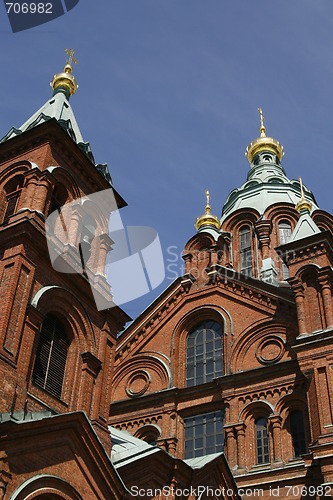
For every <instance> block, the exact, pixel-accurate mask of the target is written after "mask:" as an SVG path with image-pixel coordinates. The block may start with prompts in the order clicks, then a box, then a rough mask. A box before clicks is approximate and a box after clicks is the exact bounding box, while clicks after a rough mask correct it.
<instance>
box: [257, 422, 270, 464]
mask: <svg viewBox="0 0 333 500" xmlns="http://www.w3.org/2000/svg"><path fill="white" fill-rule="evenodd" d="M255 433H256V450H257V464H267V463H268V462H269V452H268V434H267V419H266V418H263V417H260V418H257V420H256V421H255Z"/></svg>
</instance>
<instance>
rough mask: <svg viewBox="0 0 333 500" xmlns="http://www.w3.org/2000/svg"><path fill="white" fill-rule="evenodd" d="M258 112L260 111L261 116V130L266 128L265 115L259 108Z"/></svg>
mask: <svg viewBox="0 0 333 500" xmlns="http://www.w3.org/2000/svg"><path fill="white" fill-rule="evenodd" d="M258 111H259V115H260V128H262V127H264V126H265V125H264V120H265V118H264V115H263V112H262V109H261V108H258Z"/></svg>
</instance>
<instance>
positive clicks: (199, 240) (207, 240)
mask: <svg viewBox="0 0 333 500" xmlns="http://www.w3.org/2000/svg"><path fill="white" fill-rule="evenodd" d="M212 245H216V241H215V239H214V237H213V236H212V235H211V234H210V233H208V232H205V231H201V232H200V233H197V234H195V235H194V236H192V238H191V239H190V240H189V241H188V242H187V243H186V245H185V247H184V254H186V253H191V252H193V251H198V250H203V249H204V248H210V247H211V246H212Z"/></svg>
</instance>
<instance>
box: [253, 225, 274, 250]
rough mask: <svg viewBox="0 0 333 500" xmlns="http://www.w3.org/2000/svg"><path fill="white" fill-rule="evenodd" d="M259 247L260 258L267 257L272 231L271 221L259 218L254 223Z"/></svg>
mask: <svg viewBox="0 0 333 500" xmlns="http://www.w3.org/2000/svg"><path fill="white" fill-rule="evenodd" d="M254 226H255V228H256V231H257V235H258V241H259V245H260V249H261V254H262V258H263V260H264V259H268V257H269V255H270V242H271V240H270V234H271V231H272V221H270V220H267V219H261V220H259V221H257V222H255V224H254Z"/></svg>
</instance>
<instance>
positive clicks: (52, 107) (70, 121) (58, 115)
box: [1, 92, 84, 144]
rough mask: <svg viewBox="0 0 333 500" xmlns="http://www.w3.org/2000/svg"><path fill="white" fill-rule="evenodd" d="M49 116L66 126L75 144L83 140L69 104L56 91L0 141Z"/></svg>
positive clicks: (64, 96)
mask: <svg viewBox="0 0 333 500" xmlns="http://www.w3.org/2000/svg"><path fill="white" fill-rule="evenodd" d="M51 118H55V119H56V120H57V121H58V122H59V123H60V125H62V126H63V127H64V128H66V131H67V132H68V134H69V135H70V136H71V138H72V139H73V140H74V141H75V142H76V143H77V144H80V143H83V142H84V141H83V137H82V135H81V132H80V129H79V126H78V124H77V121H76V119H75V116H74V113H73V110H72V108H71V105H70V104H69V102H68V100H67V98H66V95H65V94H64V93H63V92H57V93H56V94H55V95H54V96H52V98H51V99H50V100H48V101H47V102H46V103H45V104H44V105H43V106H42V107H41V108H40V109H39V110H38V111H36V113H34V114H33V115H32V116H31V117H30V118H29V119H28V120H27V121H26V122H25V123H23V124H22V125H21V126H20V127H19V128H18V129H14V128H12V129H11V130H10V131H9V132H8V134H7V135H5V137H4V138H3V139H1V142H4V141H6V140H8V139H11V138H12V137H15V136H16V135H18V134H21V133H23V132H25V131H26V130H29V129H30V128H32V127H36V126H37V125H39V124H41V123H44V122H46V121H48V120H50V119H51Z"/></svg>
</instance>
